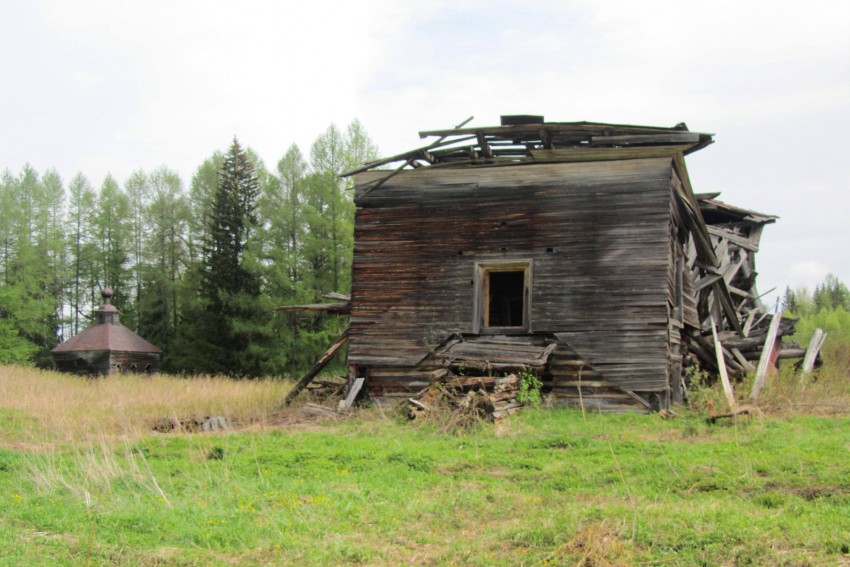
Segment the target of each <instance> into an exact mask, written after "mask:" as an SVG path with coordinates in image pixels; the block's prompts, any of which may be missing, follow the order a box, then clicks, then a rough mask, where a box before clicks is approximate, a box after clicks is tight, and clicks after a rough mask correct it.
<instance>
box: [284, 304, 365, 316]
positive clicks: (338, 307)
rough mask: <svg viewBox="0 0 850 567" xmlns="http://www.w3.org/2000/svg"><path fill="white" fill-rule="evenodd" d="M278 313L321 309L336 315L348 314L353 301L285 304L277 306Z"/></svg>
mask: <svg viewBox="0 0 850 567" xmlns="http://www.w3.org/2000/svg"><path fill="white" fill-rule="evenodd" d="M275 311H277V312H278V313H293V312H296V311H319V312H323V313H332V314H335V315H347V314H348V313H351V303H349V302H344V303H343V302H339V303H310V304H307V305H284V306H282V307H277V308H275Z"/></svg>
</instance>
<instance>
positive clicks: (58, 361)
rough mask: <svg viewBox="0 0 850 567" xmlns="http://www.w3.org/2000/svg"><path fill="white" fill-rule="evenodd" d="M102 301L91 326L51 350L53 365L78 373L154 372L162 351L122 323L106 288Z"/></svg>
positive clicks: (64, 370) (157, 366)
mask: <svg viewBox="0 0 850 567" xmlns="http://www.w3.org/2000/svg"><path fill="white" fill-rule="evenodd" d="M103 300H104V302H103V305H102V306H101V307H100V308H99V309H98V310H97V311H95V321H94V324H93V325H91V326H90V327H88V328H86V329H84V330H83V331H81V332H80V333H78V334H76V335H74V336H73V337H71V338H70V339H68V340H67V341H65V342H64V343H62V344H60V345H59V346H57V347H56V348H54V349H53V350H52V351H50V353H51V354H52V355H53V364H54V366H55V368H56V369H57V370H59V371H62V372H70V373H73V374H80V375H99V374H115V373H122V372H134V373H153V372H157V371H158V370H159V357H160V355H161V354H162V351H161V350H160V349H159V347H157V346H154V345H152V344H151V343H149V342H148V341H146V340H145V339H143V338H142V337H140V336H139V335H137V334H136V333H134V332H133V331H131V330H130V329H128V328H127V327H125V326H124V325H122V324H121V322H120V321H119V312H118V309H117V308H116V307H115V306H114V305H112V290H111V289H110V288H108V287H107V288H105V289H104V290H103Z"/></svg>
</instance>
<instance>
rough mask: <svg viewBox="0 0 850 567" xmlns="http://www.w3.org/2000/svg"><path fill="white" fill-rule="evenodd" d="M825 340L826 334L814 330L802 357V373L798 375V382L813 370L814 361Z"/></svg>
mask: <svg viewBox="0 0 850 567" xmlns="http://www.w3.org/2000/svg"><path fill="white" fill-rule="evenodd" d="M825 340H826V333H824V332H823V329H815V332H814V333H812V338H811V340H810V341H809V348H807V349H806V356H805V357H803V373H802V374H801V375H800V382H802V381H803V380H805V378H806V376H807V375H808V374H809V373H811V371H812V370H814V368H815V360H816V359H817V357H818V352H820V349H821V347H822V346H823V342H824V341H825Z"/></svg>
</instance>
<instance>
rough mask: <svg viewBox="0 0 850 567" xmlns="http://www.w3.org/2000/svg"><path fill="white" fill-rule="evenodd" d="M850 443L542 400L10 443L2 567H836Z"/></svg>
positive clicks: (794, 423)
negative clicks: (524, 406) (487, 419)
mask: <svg viewBox="0 0 850 567" xmlns="http://www.w3.org/2000/svg"><path fill="white" fill-rule="evenodd" d="M23 422H25V419H24V418H23V417H22V416H21V415H20V414H15V413H10V412H3V413H0V427H6V426H7V425H10V424H11V425H12V426H15V427H23V426H25V425H26V424H25V423H24V425H21V423H23ZM848 447H850V419H846V418H839V419H836V418H820V417H789V418H785V419H775V418H758V419H755V420H753V421H751V422H750V421H739V422H737V423H734V424H725V425H715V426H709V425H707V424H706V423H705V421H704V420H703V419H702V418H701V417H700V416H696V415H685V416H683V417H680V418H678V419H674V420H666V421H665V420H662V419H660V418H659V417H658V416H644V415H595V414H589V415H587V417H586V418H584V417H583V416H582V414H581V412H577V411H571V410H543V409H539V410H529V411H526V412H523V413H521V414H519V415H517V416H513V417H512V418H510V419H508V420H506V421H504V422H501V423H499V424H496V425H482V426H480V427H476V428H473V429H472V430H471V431H467V432H465V433H463V434H461V435H449V434H445V433H441V432H440V431H439V428H438V427H437V426H436V425H434V424H425V425H416V426H414V425H410V424H407V423H405V422H401V421H396V420H394V419H392V418H387V417H383V416H382V415H381V414H380V413H370V412H366V413H364V414H361V416H359V417H357V418H354V419H352V420H349V421H346V422H342V423H333V424H326V425H323V426H318V427H317V426H312V427H310V428H305V427H299V428H297V429H294V430H290V431H287V430H280V429H264V430H259V431H253V432H244V433H238V432H236V433H234V432H231V433H227V434H195V435H157V436H150V437H146V438H142V439H137V440H131V441H114V440H113V441H107V440H103V439H101V440H98V439H89V440H87V441H81V442H79V443H69V444H67V445H62V446H54V447H52V448H50V449H45V448H43V447H42V448H35V449H26V448H21V449H17V448H16V449H0V509H2V510H4V512H3V514H2V518H0V564H2V565H62V564H65V565H85V564H91V565H101V564H102V565H107V564H109V565H112V564H124V565H209V564H213V565H219V564H222V565H227V564H234V565H235V564H239V565H263V564H295V565H304V564H307V565H309V564H316V565H323V564H339V563H348V564H417V563H418V564H448V565H451V564H457V565H494V564H495V565H518V564H573V565H575V564H585V565H606V564H607V565H622V564H637V563H641V562H649V563H651V564H654V563H661V564H665V565H667V564H671V565H677V564H678V565H700V564H703V565H719V564H730V565H731V564H736V565H745V564H752V565H765V564H775V565H782V564H786V565H806V564H812V565H820V564H837V563H840V562H841V561H847V560H848V559H850V474H848V465H847V463H848V456H850V450H848Z"/></svg>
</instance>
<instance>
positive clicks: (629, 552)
mask: <svg viewBox="0 0 850 567" xmlns="http://www.w3.org/2000/svg"><path fill="white" fill-rule="evenodd" d="M636 551H637V549H636V547H635V544H634V542H632V541H629V540H628V539H625V538H623V537H622V536H621V535H620V531H619V530H618V529H617V528H616V527H615V526H614V525H613V524H612V523H611V522H608V521H606V520H602V521H601V522H590V523H586V524H584V525H583V526H581V527H580V528H579V529H578V531H577V532H576V533H575V535H574V536H573V537H572V538H571V539H570V541H568V542H567V543H565V544H564V545H562V546H561V547H559V548H558V549H557V550H556V551H555V553H554V554H553V556H552V557H551V558H547V559H545V560H544V561H547V560H548V561H551V562H553V563H557V564H560V563H567V562H569V564H571V565H577V566H582V567H609V566H611V567H614V566H620V565H633V564H634V563H635V561H636V558H637V553H636Z"/></svg>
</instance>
